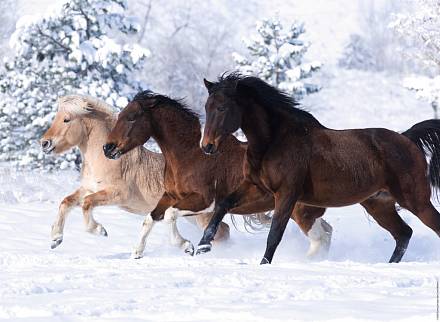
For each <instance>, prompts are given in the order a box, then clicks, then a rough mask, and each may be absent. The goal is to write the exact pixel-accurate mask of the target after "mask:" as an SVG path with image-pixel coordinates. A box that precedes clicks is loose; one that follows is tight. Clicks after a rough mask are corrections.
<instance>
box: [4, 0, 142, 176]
mask: <svg viewBox="0 0 440 322" xmlns="http://www.w3.org/2000/svg"><path fill="white" fill-rule="evenodd" d="M126 9H127V3H126V1H125V0H67V1H64V3H62V4H61V5H60V6H58V7H57V8H55V10H54V11H53V12H52V13H50V14H46V15H45V16H42V17H30V16H25V17H22V18H21V19H20V20H19V21H18V23H17V26H16V30H15V32H14V33H13V35H12V36H11V39H10V45H11V46H12V48H13V50H14V56H13V58H12V59H10V60H6V61H5V63H4V66H3V68H2V69H1V70H0V92H1V93H2V96H3V97H2V99H1V101H0V130H1V132H0V133H1V134H0V135H1V136H0V160H12V161H16V162H17V163H18V164H20V165H30V166H32V167H41V166H45V167H51V166H54V165H55V164H56V163H58V165H60V164H61V166H62V167H64V168H65V167H74V166H75V165H77V164H78V162H79V158H78V153H77V152H74V153H71V154H66V155H64V156H62V157H58V158H53V157H46V156H43V154H42V153H41V151H40V148H39V146H38V143H37V142H38V139H39V138H40V137H41V135H42V134H43V133H44V131H45V130H46V129H47V128H48V127H49V125H50V122H51V120H52V118H53V116H54V114H55V113H56V110H57V104H56V100H57V98H58V97H59V96H62V95H66V94H70V93H83V94H89V95H92V96H95V97H98V98H101V99H103V100H105V101H106V102H107V103H109V104H111V105H113V106H117V107H123V106H124V105H125V104H126V103H127V99H126V97H127V96H129V95H132V94H134V93H135V92H137V91H138V90H140V89H142V88H143V86H142V84H140V83H139V82H137V81H136V79H135V78H134V75H133V72H134V71H137V70H140V69H141V68H142V65H143V62H144V59H145V58H146V57H147V56H148V55H149V52H148V50H146V49H145V48H142V47H140V46H138V45H133V46H131V45H123V44H120V43H119V42H118V41H117V40H116V39H118V38H116V37H117V36H118V34H125V35H130V34H134V33H136V32H137V30H138V27H137V24H136V22H135V20H134V19H132V18H130V17H127V16H126V14H125V11H126ZM119 39H120V38H119Z"/></svg>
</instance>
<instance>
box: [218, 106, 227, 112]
mask: <svg viewBox="0 0 440 322" xmlns="http://www.w3.org/2000/svg"><path fill="white" fill-rule="evenodd" d="M217 110H218V111H220V112H224V111H226V106H224V105H219V107H217Z"/></svg>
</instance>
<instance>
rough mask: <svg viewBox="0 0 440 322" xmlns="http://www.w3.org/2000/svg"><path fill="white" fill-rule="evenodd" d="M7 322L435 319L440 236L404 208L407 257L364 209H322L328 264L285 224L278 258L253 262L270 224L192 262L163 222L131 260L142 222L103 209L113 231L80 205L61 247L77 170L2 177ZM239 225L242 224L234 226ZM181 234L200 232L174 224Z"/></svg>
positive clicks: (235, 235)
mask: <svg viewBox="0 0 440 322" xmlns="http://www.w3.org/2000/svg"><path fill="white" fill-rule="evenodd" d="M0 174H1V175H0V187H1V188H0V205H1V209H2V210H1V211H0V236H1V240H0V254H1V257H0V321H2V320H8V321H45V322H47V321H124V322H125V321H365V320H368V321H384V320H387V321H392V320H396V321H422V320H423V321H428V320H433V319H434V317H435V303H436V299H435V279H436V277H437V276H438V272H439V269H440V239H439V238H438V237H436V236H435V234H434V233H432V232H431V231H430V230H429V229H427V228H426V227H425V226H423V225H422V224H421V223H420V222H419V221H418V219H417V218H415V217H414V216H413V215H411V214H408V213H407V212H405V211H402V213H401V214H402V215H403V217H404V218H405V220H406V221H407V222H408V223H409V224H410V225H411V226H412V227H413V229H414V235H413V238H412V240H411V243H410V245H409V249H408V252H407V254H406V256H405V257H404V261H403V262H402V263H400V264H387V263H386V261H387V259H388V257H389V256H390V255H391V253H392V250H393V247H394V242H393V240H392V237H391V236H390V235H388V233H387V232H385V231H383V230H382V229H381V228H379V227H378V226H377V224H375V223H374V222H373V220H372V219H371V218H369V217H368V216H367V215H366V214H365V212H364V211H363V210H362V209H361V208H360V207H358V206H352V207H347V208H340V209H332V210H330V211H328V213H327V214H326V215H325V218H326V220H327V221H329V222H330V223H331V224H332V225H333V228H334V233H333V242H332V245H331V248H330V254H329V258H328V260H323V261H317V262H311V261H308V260H307V259H306V258H305V253H306V251H307V248H308V241H307V238H306V237H305V236H303V235H302V233H301V232H300V231H299V229H298V228H297V227H296V225H295V224H293V223H290V224H289V227H288V229H287V231H286V233H285V237H284V239H283V241H282V243H281V245H280V247H279V248H278V251H277V253H276V255H275V259H274V263H273V264H272V265H266V266H260V265H258V263H259V261H260V259H261V256H262V255H263V253H264V247H265V240H266V235H267V231H264V232H260V233H256V234H249V233H246V232H244V230H243V229H242V227H241V226H239V228H240V230H241V231H237V230H235V229H234V228H232V227H231V228H232V229H231V233H232V238H231V240H230V241H229V242H227V243H226V244H223V245H214V247H213V251H212V252H211V253H210V254H205V255H202V256H197V257H189V256H188V255H186V254H184V253H183V252H182V251H181V250H179V249H176V248H174V247H172V246H170V245H168V234H167V229H166V227H165V226H164V225H156V226H155V227H154V230H153V233H152V234H151V235H150V238H149V240H148V242H147V249H146V251H145V257H144V258H143V259H140V260H134V259H131V258H130V253H131V251H132V249H133V246H134V245H135V244H136V242H137V238H138V234H139V232H140V228H141V225H142V220H143V219H142V217H141V216H135V215H130V214H128V213H125V212H124V211H122V210H120V209H117V208H115V207H109V208H98V209H97V210H96V211H95V216H96V218H97V220H98V221H99V222H100V223H102V224H103V225H104V226H105V228H106V229H107V231H108V232H109V237H108V238H104V237H97V236H94V235H90V234H87V233H86V232H85V231H84V228H83V222H82V218H81V217H82V215H81V213H80V211H79V210H75V211H74V212H73V213H72V214H71V215H70V217H69V218H68V220H67V223H66V229H65V236H64V242H63V243H62V244H61V245H60V246H59V247H58V248H57V249H55V250H51V249H50V237H49V233H50V226H51V223H52V221H53V220H54V218H55V215H56V212H57V207H58V203H59V202H60V200H61V199H62V197H63V196H64V195H66V194H68V193H69V192H71V191H73V189H74V188H75V184H76V182H77V178H76V177H77V174H76V173H74V172H69V171H62V172H59V173H55V174H38V173H23V172H21V173H18V172H15V171H14V170H11V169H8V167H7V166H3V167H2V168H1V173H0ZM239 223H240V221H239ZM179 228H180V229H181V230H182V234H183V235H184V237H187V238H189V239H190V240H191V241H192V242H193V243H197V242H198V241H199V239H200V237H201V232H200V231H199V230H198V229H197V228H196V227H195V226H193V225H192V224H190V223H189V222H187V221H186V220H184V219H181V220H179Z"/></svg>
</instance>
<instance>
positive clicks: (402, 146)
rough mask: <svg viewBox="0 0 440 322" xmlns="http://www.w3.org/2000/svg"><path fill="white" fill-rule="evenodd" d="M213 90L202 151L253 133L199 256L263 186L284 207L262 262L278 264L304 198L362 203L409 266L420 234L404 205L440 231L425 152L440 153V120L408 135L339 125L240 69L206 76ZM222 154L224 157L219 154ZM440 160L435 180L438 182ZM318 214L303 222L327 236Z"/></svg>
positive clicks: (320, 203) (328, 203)
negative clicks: (238, 179)
mask: <svg viewBox="0 0 440 322" xmlns="http://www.w3.org/2000/svg"><path fill="white" fill-rule="evenodd" d="M205 85H206V87H207V89H208V92H209V97H208V100H207V102H206V106H205V108H206V125H205V129H204V134H203V140H202V148H203V150H204V151H205V153H208V154H215V156H214V157H215V158H218V157H219V156H218V155H219V154H221V153H222V146H223V145H224V144H225V142H226V141H227V140H228V137H229V135H230V134H231V133H233V132H235V131H236V130H238V129H239V128H241V129H242V130H243V132H244V134H245V135H246V137H247V139H248V144H249V146H248V149H247V152H246V158H245V163H244V176H245V179H244V180H243V182H242V183H241V185H240V186H239V187H238V188H237V189H236V190H235V191H234V192H233V193H231V194H229V195H228V196H227V197H226V198H224V199H223V200H222V201H220V202H219V203H218V204H216V207H215V212H214V216H213V217H212V219H211V222H210V223H209V225H208V227H207V228H206V230H205V233H204V235H203V238H202V240H201V241H200V244H199V250H198V253H202V252H206V251H209V250H210V249H211V243H210V242H211V240H212V238H213V236H214V234H215V232H216V230H217V227H218V224H219V223H220V222H221V220H222V218H223V217H224V215H225V214H226V213H227V212H228V211H229V210H230V209H234V208H236V207H240V205H242V204H243V203H245V202H247V196H248V194H249V191H253V190H255V187H259V188H260V189H261V190H264V191H268V192H270V193H271V194H272V195H273V197H274V198H275V213H274V216H273V219H272V225H271V228H270V231H269V235H268V239H267V246H266V252H265V254H264V257H263V259H262V261H261V263H262V264H265V263H271V261H272V258H273V255H274V253H275V250H276V248H277V246H278V244H279V242H280V241H281V238H282V236H283V233H284V230H285V228H286V225H287V222H288V220H289V217H290V216H291V214H292V211H293V209H294V207H295V205H296V204H297V202H302V203H305V204H307V205H311V206H317V207H324V208H325V207H341V206H346V205H351V204H355V203H360V204H361V205H362V206H363V207H364V208H365V209H366V210H367V212H368V213H370V214H371V215H372V216H373V217H374V218H375V219H376V220H377V221H378V223H379V224H380V225H381V226H382V227H384V228H385V229H387V230H388V231H390V232H391V234H392V235H393V237H394V238H395V240H396V248H395V250H394V252H393V255H392V257H391V259H390V262H399V261H400V260H401V258H402V256H403V255H404V253H405V251H406V247H407V245H408V242H409V239H410V237H411V234H412V230H411V228H410V227H409V226H408V225H407V224H406V223H405V222H404V221H403V220H402V218H401V217H400V216H399V214H398V213H397V211H396V208H395V203H396V202H397V203H398V204H399V205H400V206H402V207H403V208H406V209H408V210H409V211H411V212H412V213H413V214H414V215H416V216H417V217H418V218H420V220H421V221H422V222H423V223H424V224H425V225H427V226H428V227H430V228H431V229H432V230H434V232H435V233H437V234H440V214H439V213H438V212H437V210H436V209H435V208H434V206H433V205H432V204H431V202H430V196H431V189H430V185H429V182H428V178H427V164H426V158H425V153H426V152H427V151H426V150H425V148H426V149H428V150H429V151H430V152H432V153H433V154H434V156H435V155H438V152H439V151H440V150H439V147H440V121H437V120H429V121H425V122H421V123H419V124H416V125H415V126H413V127H412V128H411V129H409V130H408V131H406V132H405V133H404V135H401V134H398V133H396V132H393V131H390V130H386V129H359V130H343V131H336V130H331V129H328V128H326V127H324V126H323V125H321V124H320V123H319V122H318V121H317V120H316V119H315V118H314V117H313V116H312V115H311V114H310V113H308V112H306V111H303V110H301V109H299V108H297V107H296V103H295V102H294V101H293V100H292V99H291V98H290V97H289V96H287V95H286V94H284V93H282V92H280V91H279V90H277V89H276V88H274V87H272V86H270V85H269V84H267V83H265V82H264V81H262V80H261V79H258V78H256V77H243V76H241V75H239V74H236V73H232V74H229V75H227V76H222V77H221V78H220V79H219V81H218V82H216V83H212V82H208V81H206V80H205ZM217 152H218V153H217ZM439 172H440V171H439V166H438V162H437V166H433V167H431V172H430V174H429V179H430V180H431V183H432V184H435V183H438V177H439ZM316 218H317V217H315V216H313V215H312V216H310V215H307V216H302V217H300V218H296V220H295V221H296V222H297V223H298V224H299V226H300V227H301V229H302V230H303V231H304V232H305V233H306V234H307V235H309V236H310V235H315V234H318V235H320V234H321V230H322V226H321V225H319V224H317V221H316Z"/></svg>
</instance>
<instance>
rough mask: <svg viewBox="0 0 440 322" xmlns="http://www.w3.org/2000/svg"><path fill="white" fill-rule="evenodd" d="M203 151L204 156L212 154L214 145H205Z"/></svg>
mask: <svg viewBox="0 0 440 322" xmlns="http://www.w3.org/2000/svg"><path fill="white" fill-rule="evenodd" d="M203 151H204V152H205V153H206V154H212V153H213V152H214V144H212V143H208V144H207V145H205V146H204V147H203Z"/></svg>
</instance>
